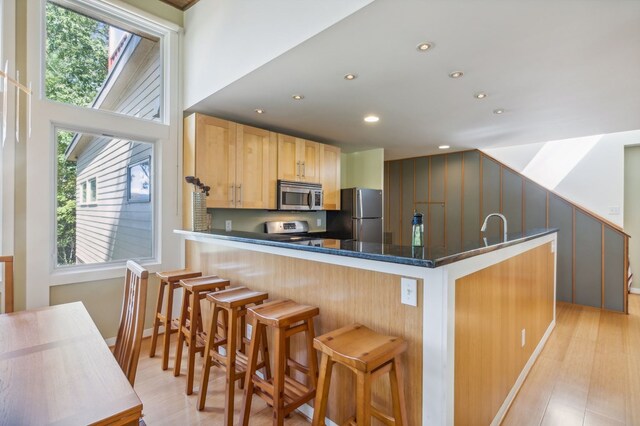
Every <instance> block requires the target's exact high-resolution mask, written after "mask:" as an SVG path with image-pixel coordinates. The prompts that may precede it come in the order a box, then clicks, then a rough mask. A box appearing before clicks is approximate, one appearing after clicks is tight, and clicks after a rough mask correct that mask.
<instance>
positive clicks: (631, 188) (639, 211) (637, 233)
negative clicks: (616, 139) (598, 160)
mask: <svg viewBox="0 0 640 426" xmlns="http://www.w3.org/2000/svg"><path fill="white" fill-rule="evenodd" d="M624 170H625V172H624V229H625V231H627V232H628V233H629V234H630V235H631V240H630V241H629V261H630V262H631V269H632V270H633V271H634V280H633V284H632V288H634V289H636V290H637V292H640V196H638V194H640V146H634V147H628V148H626V149H625V150H624Z"/></svg>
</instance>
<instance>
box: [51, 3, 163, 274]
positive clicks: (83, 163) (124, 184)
mask: <svg viewBox="0 0 640 426" xmlns="http://www.w3.org/2000/svg"><path fill="white" fill-rule="evenodd" d="M80 7H81V4H80V3H75V2H72V1H62V0H61V1H51V0H49V1H47V2H46V6H45V24H46V46H45V47H46V49H45V65H46V68H45V79H44V83H45V84H44V86H45V87H44V89H45V94H46V97H47V99H49V100H51V101H56V102H60V103H63V104H68V105H73V106H75V107H87V108H91V109H94V110H107V111H111V112H116V113H120V114H124V115H128V116H133V117H135V118H139V119H143V120H150V121H159V120H161V117H162V102H161V94H162V84H161V83H162V78H161V76H162V72H161V70H162V66H161V57H160V46H161V39H160V38H159V37H153V36H151V35H149V34H146V33H144V32H143V31H139V30H136V29H134V28H133V26H132V25H127V24H126V23H125V24H123V23H122V22H118V23H116V24H112V23H110V22H108V20H107V19H102V18H101V17H100V14H99V13H95V15H92V14H91V13H89V12H87V10H84V9H81V8H80ZM124 28H126V29H124ZM114 133H115V132H114ZM55 141H56V145H57V159H56V183H57V186H56V247H57V262H56V264H57V266H58V267H61V266H70V265H77V264H96V263H108V262H114V261H121V260H124V259H130V258H135V259H149V258H152V257H153V256H154V233H153V229H154V211H153V203H151V202H150V201H151V188H152V187H153V185H152V175H151V164H152V161H153V144H151V143H147V142H142V141H135V140H130V139H129V138H127V137H125V136H116V135H113V134H109V135H107V134H93V133H92V132H86V131H83V130H82V129H81V128H72V127H70V126H67V128H58V129H56V133H55ZM98 181H100V187H99V188H98V185H97V183H98ZM98 201H99V202H98ZM142 202H146V204H145V205H142V204H141V203H142Z"/></svg>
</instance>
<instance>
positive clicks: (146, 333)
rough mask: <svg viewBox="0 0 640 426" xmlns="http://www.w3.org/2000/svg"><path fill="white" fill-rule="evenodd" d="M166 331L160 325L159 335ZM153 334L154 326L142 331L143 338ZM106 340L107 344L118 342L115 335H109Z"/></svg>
mask: <svg viewBox="0 0 640 426" xmlns="http://www.w3.org/2000/svg"><path fill="white" fill-rule="evenodd" d="M162 333H164V327H160V330H158V335H160V334H162ZM151 334H153V327H152V328H147V329H146V330H144V331H143V332H142V338H145V337H150V336H151ZM104 341H105V342H107V346H113V345H115V344H116V338H115V337H109V338H108V339H104Z"/></svg>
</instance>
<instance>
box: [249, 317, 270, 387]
mask: <svg viewBox="0 0 640 426" xmlns="http://www.w3.org/2000/svg"><path fill="white" fill-rule="evenodd" d="M260 333H261V336H262V338H261V342H262V343H261V348H262V349H261V352H262V360H263V361H264V379H265V380H269V379H271V377H272V376H271V363H270V362H269V346H268V344H267V328H266V327H265V326H262V327H261V331H260ZM252 339H253V337H252ZM251 342H253V340H251ZM251 345H253V343H251Z"/></svg>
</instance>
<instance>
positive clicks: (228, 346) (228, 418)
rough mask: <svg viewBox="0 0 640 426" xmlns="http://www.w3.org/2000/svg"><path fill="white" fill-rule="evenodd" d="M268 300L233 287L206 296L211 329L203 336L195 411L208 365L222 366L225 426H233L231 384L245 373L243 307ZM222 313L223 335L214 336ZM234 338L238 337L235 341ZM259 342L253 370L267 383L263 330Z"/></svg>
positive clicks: (200, 402)
mask: <svg viewBox="0 0 640 426" xmlns="http://www.w3.org/2000/svg"><path fill="white" fill-rule="evenodd" d="M268 297H269V294H268V293H264V292H259V291H253V290H251V289H248V288H247V287H234V288H229V289H226V290H221V291H218V292H215V293H209V294H208V295H207V300H209V301H210V302H212V305H213V309H212V311H211V312H212V313H211V326H210V328H209V332H208V333H207V345H206V349H205V357H204V363H203V366H202V381H201V384H200V394H199V395H198V410H203V409H204V405H205V400H206V398H207V386H208V384H209V371H210V370H211V366H212V365H216V366H218V367H222V368H223V369H224V370H225V374H226V378H227V380H226V390H225V405H224V417H225V423H224V424H225V425H227V426H232V425H233V408H234V401H233V398H234V392H235V383H236V381H237V380H241V384H242V382H243V381H244V376H245V373H246V371H247V362H248V360H247V357H246V355H245V353H244V347H245V344H246V343H249V342H250V341H249V339H247V338H246V337H245V333H246V325H245V316H246V314H247V307H248V306H249V305H260V304H262V302H264V301H265V300H266V299H267V298H268ZM223 312H226V315H227V318H228V327H227V328H226V329H225V330H223V335H221V334H219V333H218V330H219V326H218V314H219V313H223ZM238 335H239V336H240V339H239V340H238ZM261 343H262V344H261V346H260V352H261V360H260V362H259V363H257V365H256V369H261V368H264V376H265V379H267V380H268V379H270V378H271V368H270V366H269V355H268V352H267V340H266V330H264V333H263V335H262V340H261ZM220 347H224V349H225V355H222V354H221V353H219V348H220Z"/></svg>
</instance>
